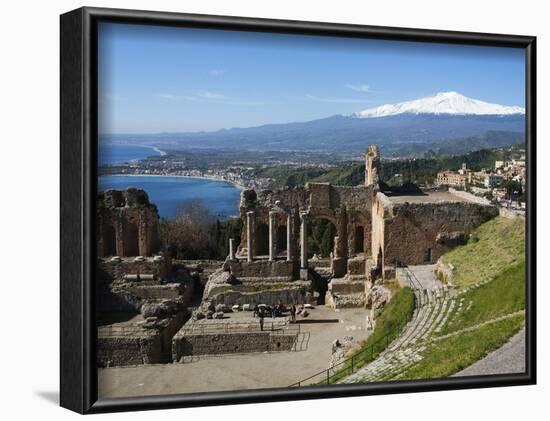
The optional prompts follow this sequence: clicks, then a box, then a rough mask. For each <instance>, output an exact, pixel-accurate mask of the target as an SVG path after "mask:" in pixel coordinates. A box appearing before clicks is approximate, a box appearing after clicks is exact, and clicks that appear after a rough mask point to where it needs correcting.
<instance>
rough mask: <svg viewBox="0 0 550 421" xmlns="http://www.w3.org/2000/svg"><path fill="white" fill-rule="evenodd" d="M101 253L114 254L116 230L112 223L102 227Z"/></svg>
mask: <svg viewBox="0 0 550 421" xmlns="http://www.w3.org/2000/svg"><path fill="white" fill-rule="evenodd" d="M103 255H104V256H115V255H116V232H115V228H114V227H113V226H112V225H107V226H106V227H105V228H104V229H103Z"/></svg>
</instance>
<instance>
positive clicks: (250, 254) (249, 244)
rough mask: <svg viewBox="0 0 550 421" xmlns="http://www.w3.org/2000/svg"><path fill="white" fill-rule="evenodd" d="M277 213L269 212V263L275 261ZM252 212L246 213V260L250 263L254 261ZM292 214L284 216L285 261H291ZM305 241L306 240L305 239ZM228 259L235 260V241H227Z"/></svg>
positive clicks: (253, 216) (253, 215) (253, 217)
mask: <svg viewBox="0 0 550 421" xmlns="http://www.w3.org/2000/svg"><path fill="white" fill-rule="evenodd" d="M277 213H278V212H276V211H270V212H269V224H268V226H269V261H270V262H272V261H274V260H275V251H276V248H275V217H276V215H277ZM254 219H255V214H254V211H248V212H247V213H246V249H247V255H246V260H247V261H249V262H252V261H253V260H254ZM292 232H293V229H292V213H291V212H287V214H286V260H287V261H289V262H290V261H291V260H292ZM306 240H307V238H306ZM229 258H230V259H231V260H235V240H234V239H233V238H231V239H229Z"/></svg>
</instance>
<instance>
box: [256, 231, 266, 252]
mask: <svg viewBox="0 0 550 421" xmlns="http://www.w3.org/2000/svg"><path fill="white" fill-rule="evenodd" d="M256 230H257V231H256V256H266V255H268V254H269V227H268V226H267V224H258V226H257V227H256Z"/></svg>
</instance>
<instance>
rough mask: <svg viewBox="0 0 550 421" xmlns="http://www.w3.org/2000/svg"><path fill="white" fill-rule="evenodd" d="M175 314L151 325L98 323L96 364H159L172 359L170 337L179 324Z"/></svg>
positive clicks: (180, 323)
mask: <svg viewBox="0 0 550 421" xmlns="http://www.w3.org/2000/svg"><path fill="white" fill-rule="evenodd" d="M183 322H184V315H183V313H182V314H178V315H176V316H174V317H171V318H169V319H164V320H162V321H161V322H159V323H156V324H155V325H154V327H153V326H152V327H150V328H144V327H140V326H135V325H134V326H114V327H113V326H100V327H99V328H98V338H97V364H98V366H99V367H113V366H128V365H141V364H160V363H168V362H171V361H172V353H171V351H172V338H173V337H174V335H175V334H176V333H177V332H178V330H179V329H180V328H181V327H182V325H183Z"/></svg>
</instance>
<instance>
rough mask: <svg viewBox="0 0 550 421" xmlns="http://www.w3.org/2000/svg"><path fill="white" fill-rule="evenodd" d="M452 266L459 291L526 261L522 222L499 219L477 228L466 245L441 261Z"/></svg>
mask: <svg viewBox="0 0 550 421" xmlns="http://www.w3.org/2000/svg"><path fill="white" fill-rule="evenodd" d="M442 260H443V262H445V263H452V265H453V266H454V267H455V269H454V271H453V280H454V283H455V284H456V285H457V286H458V287H459V288H464V287H467V286H469V285H473V284H476V283H478V282H482V281H489V280H491V279H493V278H494V277H495V276H496V275H497V274H498V273H500V272H502V270H503V269H506V268H508V267H511V266H514V265H518V264H520V263H521V262H522V261H524V260H525V221H524V220H523V219H520V218H516V219H507V218H502V217H498V218H495V219H492V220H491V221H489V222H486V223H485V224H482V225H480V226H479V227H478V228H477V229H476V230H474V231H473V232H472V234H471V237H470V240H469V241H468V244H466V245H464V246H460V247H457V248H456V249H454V250H452V251H450V252H448V253H446V254H445V255H444V256H443V257H442Z"/></svg>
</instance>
